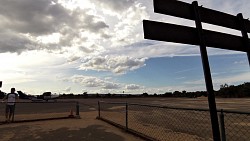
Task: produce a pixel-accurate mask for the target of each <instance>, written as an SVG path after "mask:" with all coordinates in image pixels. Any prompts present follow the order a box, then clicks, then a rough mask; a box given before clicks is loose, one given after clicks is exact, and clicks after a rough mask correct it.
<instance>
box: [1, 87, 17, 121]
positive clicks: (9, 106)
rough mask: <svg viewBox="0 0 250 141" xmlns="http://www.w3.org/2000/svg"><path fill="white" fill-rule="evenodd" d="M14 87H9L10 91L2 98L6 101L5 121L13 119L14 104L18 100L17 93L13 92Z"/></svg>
mask: <svg viewBox="0 0 250 141" xmlns="http://www.w3.org/2000/svg"><path fill="white" fill-rule="evenodd" d="M15 91H16V89H15V88H11V90H10V93H8V94H7V95H6V96H5V97H4V98H3V102H4V101H5V100H7V101H6V109H5V118H6V122H11V119H12V121H13V119H14V112H15V104H16V102H17V101H18V99H19V97H18V94H17V93H15Z"/></svg>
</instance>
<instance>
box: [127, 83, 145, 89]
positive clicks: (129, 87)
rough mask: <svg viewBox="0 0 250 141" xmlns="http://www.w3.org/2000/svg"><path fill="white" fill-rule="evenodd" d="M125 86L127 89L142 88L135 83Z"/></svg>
mask: <svg viewBox="0 0 250 141" xmlns="http://www.w3.org/2000/svg"><path fill="white" fill-rule="evenodd" d="M125 87H126V89H128V90H136V89H141V88H142V87H141V86H140V85H136V84H129V85H126V86H125Z"/></svg>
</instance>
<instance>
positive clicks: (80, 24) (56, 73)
mask: <svg viewBox="0 0 250 141" xmlns="http://www.w3.org/2000/svg"><path fill="white" fill-rule="evenodd" d="M183 1H185V2H188V3H191V2H192V1H191V0H183ZM198 2H199V4H200V5H203V7H207V8H211V9H215V10H218V11H224V12H227V13H230V14H232V15H236V14H237V13H243V16H244V17H245V18H249V17H250V12H249V9H250V2H249V0H237V1H235V0H199V1H198ZM152 5H153V4H152V0H1V1H0V19H1V20H0V60H1V62H0V65H1V69H0V79H1V81H3V86H2V88H1V90H2V91H5V92H9V90H10V88H11V87H16V89H17V90H22V91H23V92H26V93H28V94H41V93H42V92H44V91H51V92H53V93H83V92H88V93H122V92H123V91H124V92H125V93H131V94H132V93H139V94H141V93H143V92H147V93H164V92H173V91H175V90H179V91H182V90H186V91H197V90H206V88H205V81H204V76H203V70H202V63H201V58H200V52H199V47H197V46H189V45H181V44H174V43H166V42H158V41H151V40H145V39H143V38H144V37H143V29H142V20H143V19H149V20H155V21H163V22H168V23H175V24H182V25H184V24H185V25H187V26H194V22H193V21H189V20H184V19H179V18H174V17H171V16H167V15H161V14H156V13H154V12H153V6H152ZM203 26H204V28H206V29H210V30H219V31H221V32H227V33H231V34H235V35H239V36H240V35H241V34H240V32H239V31H234V30H230V29H226V28H222V27H217V26H212V25H208V24H203ZM208 55H209V61H210V65H211V72H212V77H213V82H214V88H215V90H218V89H219V86H220V85H221V84H224V83H228V84H231V85H238V84H241V83H243V82H249V80H250V71H249V66H248V60H247V56H246V54H245V53H242V52H236V51H226V50H221V49H212V48H208Z"/></svg>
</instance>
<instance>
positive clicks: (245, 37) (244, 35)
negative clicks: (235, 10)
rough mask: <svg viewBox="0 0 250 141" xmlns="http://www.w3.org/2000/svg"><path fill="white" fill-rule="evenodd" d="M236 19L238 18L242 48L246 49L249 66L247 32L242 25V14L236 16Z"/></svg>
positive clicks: (249, 45)
mask: <svg viewBox="0 0 250 141" xmlns="http://www.w3.org/2000/svg"><path fill="white" fill-rule="evenodd" d="M237 18H238V22H239V26H240V29H241V34H242V37H243V40H244V46H245V48H246V49H247V57H248V63H249V66H250V43H249V41H248V40H249V39H248V35H247V30H246V26H245V23H244V18H243V15H242V13H239V14H237Z"/></svg>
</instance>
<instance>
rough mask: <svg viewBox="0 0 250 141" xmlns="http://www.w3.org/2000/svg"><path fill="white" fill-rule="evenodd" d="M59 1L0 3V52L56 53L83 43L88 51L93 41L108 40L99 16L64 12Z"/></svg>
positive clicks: (78, 11) (89, 11)
mask: <svg viewBox="0 0 250 141" xmlns="http://www.w3.org/2000/svg"><path fill="white" fill-rule="evenodd" d="M60 2H61V3H59V2H58V1H57V0H56V1H51V0H39V1H34V0H22V1H20V0H12V1H0V18H1V19H2V20H1V22H0V31H1V34H0V37H1V39H2V40H0V52H15V51H16V52H18V53H20V52H22V51H27V50H35V49H37V50H39V49H47V50H54V49H57V50H58V49H61V48H62V47H72V46H83V43H84V44H85V45H84V46H85V48H86V49H85V51H88V50H91V49H89V48H91V46H93V45H94V41H95V40H96V39H99V40H100V39H107V38H110V35H109V34H108V32H107V30H106V29H108V28H109V26H108V25H107V24H106V23H105V22H104V21H103V18H102V17H101V16H97V15H95V14H94V13H93V12H91V11H92V10H91V9H81V8H74V9H68V8H67V7H65V6H64V5H63V3H62V1H60ZM6 42H8V43H6ZM15 48H16V49H15Z"/></svg>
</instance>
